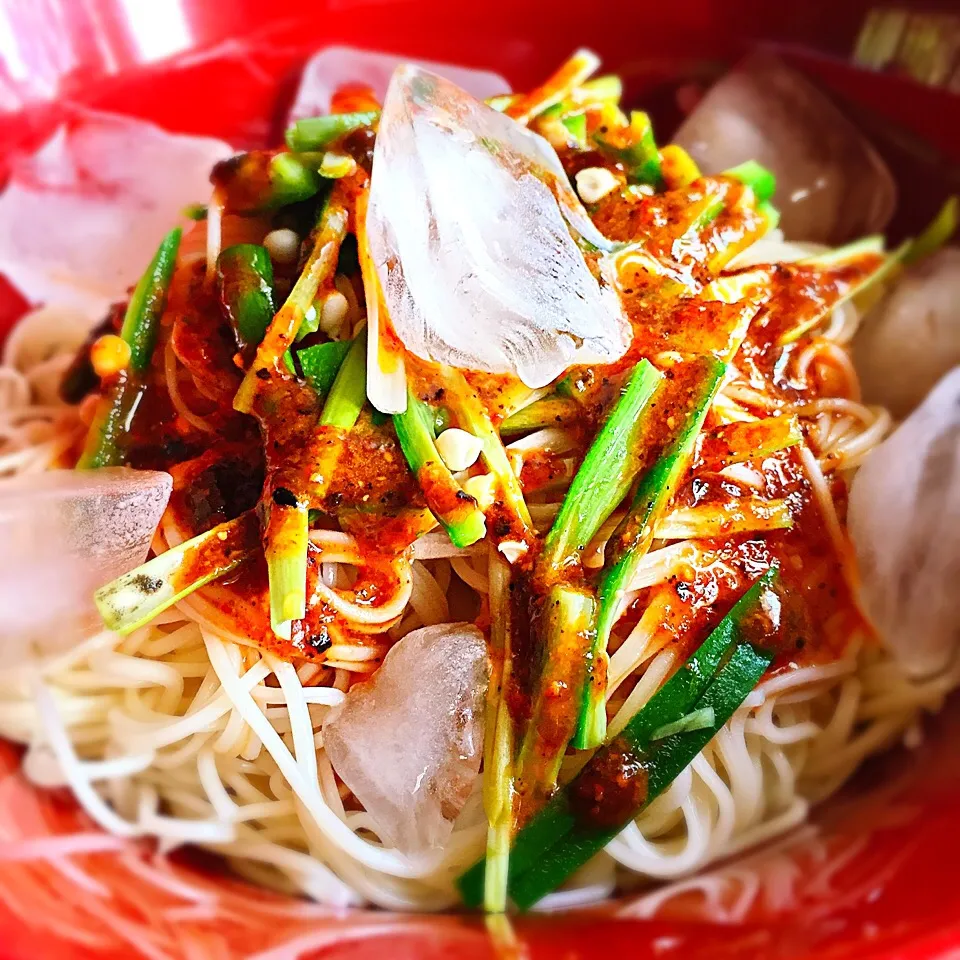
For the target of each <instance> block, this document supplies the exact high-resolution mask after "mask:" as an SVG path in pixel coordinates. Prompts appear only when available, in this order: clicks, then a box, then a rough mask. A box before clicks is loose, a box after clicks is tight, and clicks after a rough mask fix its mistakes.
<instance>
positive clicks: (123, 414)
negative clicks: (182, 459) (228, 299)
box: [77, 227, 181, 469]
mask: <svg viewBox="0 0 960 960" xmlns="http://www.w3.org/2000/svg"><path fill="white" fill-rule="evenodd" d="M180 233H181V231H180V228H179V227H177V228H176V229H174V230H171V231H170V233H168V234H167V235H166V237H164V238H163V240H162V242H161V243H160V246H159V247H158V248H157V252H156V253H155V254H154V257H153V260H151V261H150V265H149V266H148V267H147V269H146V271H145V272H144V274H143V276H141V277H140V280H139V281H138V282H137V286H136V287H135V288H134V291H133V296H131V298H130V302H129V304H128V305H127V311H126V313H125V314H124V318H123V325H122V327H121V329H120V336H121V338H122V339H123V340H124V341H125V342H126V343H127V346H129V347H130V361H129V364H128V366H127V369H126V370H125V371H123V372H121V373H120V374H119V376H118V377H117V378H116V380H115V381H114V382H113V383H112V384H111V385H110V387H109V389H108V390H107V391H106V392H105V393H104V394H103V395H102V396H101V398H100V400H99V401H98V403H97V409H96V411H95V413H94V417H93V423H92V424H91V425H90V430H89V432H88V433H87V440H86V443H85V445H84V448H83V453H82V454H81V455H80V459H79V461H78V462H77V467H78V468H79V469H91V468H97V467H112V466H117V465H118V464H121V463H123V460H124V454H123V450H122V441H123V438H124V437H125V436H126V435H127V434H128V433H129V432H130V429H131V426H132V423H133V418H134V416H135V414H136V412H137V407H138V406H139V404H140V400H141V398H142V397H143V391H144V383H143V379H142V378H143V375H144V374H145V373H146V371H147V369H148V368H149V366H150V360H151V358H152V357H153V350H154V347H155V346H156V342H157V334H158V332H159V330H160V318H161V317H162V316H163V311H164V309H165V308H166V305H167V293H168V291H169V289H170V280H171V278H172V276H173V270H174V266H175V265H176V262H177V251H178V249H179V248H180Z"/></svg>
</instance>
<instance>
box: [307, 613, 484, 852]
mask: <svg viewBox="0 0 960 960" xmlns="http://www.w3.org/2000/svg"><path fill="white" fill-rule="evenodd" d="M488 677H489V665H488V662H487V647H486V642H485V641H484V638H483V634H482V633H481V632H480V631H479V630H478V629H477V628H476V627H475V626H473V625H472V624H469V623H453V624H450V623H443V624H440V625H438V626H434V627H424V628H423V629H421V630H414V631H413V632H412V633H408V634H407V635H406V636H405V637H404V638H403V639H402V640H401V641H400V642H399V643H397V644H396V646H394V647H393V649H391V651H390V652H389V653H388V654H387V656H386V657H385V659H384V661H383V665H382V666H381V667H380V669H379V670H378V671H377V672H376V673H375V674H374V675H373V678H372V679H371V680H369V681H367V682H364V683H359V684H356V685H355V686H353V687H351V689H350V692H349V693H348V694H347V698H346V700H345V702H344V704H343V707H342V708H341V710H340V712H339V713H338V714H337V715H336V717H334V718H333V719H331V720H329V721H328V722H327V723H326V725H325V726H324V728H323V743H324V747H325V748H326V751H327V756H328V757H329V758H330V762H331V763H332V764H333V768H334V770H336V771H337V773H338V774H339V775H340V777H341V779H342V780H343V781H344V783H346V785H347V786H348V787H349V788H350V789H351V790H352V791H353V792H354V793H355V794H356V796H357V799H358V800H359V801H360V802H361V803H362V804H363V805H364V807H365V808H366V810H367V812H368V813H369V814H370V816H371V817H373V819H374V820H375V821H376V823H377V826H378V827H379V829H380V834H381V838H382V839H383V840H384V841H385V842H386V843H389V844H392V845H394V846H396V847H397V848H399V849H400V850H402V851H403V852H404V853H406V854H407V855H408V856H410V857H413V858H417V857H424V856H428V855H429V854H430V853H431V852H432V850H433V849H434V848H437V847H439V846H441V845H442V844H443V843H444V841H445V840H446V839H447V837H448V836H449V835H450V832H451V830H452V829H453V820H454V818H455V817H456V816H457V814H458V813H459V812H460V810H461V809H462V808H463V805H464V803H465V802H466V799H467V797H468V796H469V794H470V791H471V790H472V788H473V785H474V782H475V781H476V778H477V775H478V773H479V770H480V755H481V752H482V747H483V704H484V697H485V695H486V688H487V681H488Z"/></svg>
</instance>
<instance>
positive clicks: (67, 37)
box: [0, 0, 960, 960]
mask: <svg viewBox="0 0 960 960" xmlns="http://www.w3.org/2000/svg"><path fill="white" fill-rule="evenodd" d="M620 6H621V4H616V3H608V4H605V5H603V4H593V5H590V4H583V3H573V2H570V0H553V2H551V3H549V4H547V3H544V2H539V0H529V2H525V3H522V4H519V3H517V2H516V0H513V2H508V0H487V2H486V3H484V4H452V3H435V2H428V0H304V2H291V0H288V2H286V3H284V4H282V5H271V4H264V3H262V2H257V3H254V2H253V0H233V2H232V3H230V4H225V3H217V4H214V3H207V2H204V0H85V2H84V3H70V4H60V3H48V2H38V3H36V4H26V3H21V2H19V0H0V145H2V146H0V182H2V178H3V172H4V166H5V158H6V157H9V156H10V154H11V153H12V152H13V151H14V150H16V149H23V148H29V147H30V146H33V145H36V144H38V143H40V142H41V141H42V140H43V139H44V137H45V136H46V135H47V134H48V133H49V132H50V131H51V130H52V129H53V127H54V126H55V125H56V123H57V121H58V118H59V117H60V116H61V115H62V112H63V109H64V107H65V106H66V105H68V104H71V103H82V104H85V105H87V106H94V107H97V108H99V109H103V110H110V111H115V112H121V113H126V114H130V115H133V116H137V117H143V118H146V119H149V120H152V121H155V122H157V123H159V124H161V125H162V126H164V127H166V128H168V129H170V130H173V131H181V132H185V133H203V134H210V135H215V136H219V137H222V138H224V139H226V140H229V141H231V142H232V143H234V144H235V145H237V146H251V145H257V144H261V143H264V142H266V141H268V140H269V139H271V138H272V137H275V136H276V135H277V133H278V131H279V124H280V119H281V118H282V116H283V113H284V110H285V108H286V105H287V104H288V103H289V101H290V99H291V97H292V94H293V90H294V88H295V84H296V79H297V75H298V70H299V67H300V65H301V64H302V63H303V61H304V60H305V59H306V57H307V56H308V55H309V54H311V53H313V52H315V51H316V50H317V49H319V48H321V47H323V46H326V45H330V44H334V43H341V44H342V43H347V44H352V45H354V46H361V47H366V48H369V49H381V50H389V51H397V52H401V53H403V54H405V55H409V56H416V57H423V58H429V59H435V60H442V61H447V62H454V63H462V64H464V65H468V66H477V67H481V66H482V67H486V68H490V69H493V70H496V71H499V72H500V73H502V74H504V75H505V76H506V77H508V78H509V79H510V80H511V82H512V83H513V84H514V85H515V87H516V88H523V87H525V86H531V85H533V84H534V83H535V82H536V81H537V80H538V79H540V78H542V77H543V76H545V75H546V73H547V72H548V71H549V70H550V68H551V67H553V66H554V65H556V64H557V63H558V62H560V61H561V60H562V59H563V57H564V56H565V55H567V54H568V53H569V52H570V50H571V49H572V48H574V47H576V46H580V45H588V46H590V47H592V48H594V49H595V50H597V51H598V52H599V53H600V54H601V55H602V56H603V58H604V61H605V67H606V69H609V70H611V71H613V72H617V73H619V74H621V76H622V77H623V78H624V81H625V84H626V99H627V101H628V102H629V101H631V100H633V101H639V100H640V99H641V98H642V99H643V102H644V104H645V105H647V106H651V107H652V109H653V112H654V114H655V119H658V120H659V128H660V129H661V131H664V132H666V131H665V128H666V127H668V126H669V124H670V123H671V122H675V120H676V118H677V116H678V114H677V109H676V100H675V97H674V93H675V91H676V86H677V83H678V80H679V79H680V78H687V79H690V78H698V77H699V78H701V80H706V79H707V78H709V77H710V76H712V75H715V74H716V73H717V72H718V71H719V69H720V68H721V66H722V64H723V63H725V62H729V61H730V60H732V59H735V58H736V57H737V56H739V55H740V54H741V53H742V52H743V51H744V50H745V49H747V48H748V47H750V46H752V45H754V44H755V43H757V42H761V41H763V42H773V43H777V44H778V45H779V46H780V49H781V52H782V53H783V54H784V55H785V56H787V57H788V58H789V59H791V60H792V61H793V62H794V63H795V64H797V65H799V66H801V67H802V68H803V69H804V70H805V71H806V72H807V73H808V74H810V75H811V76H812V77H813V78H814V79H815V80H817V81H818V82H819V83H821V84H822V85H824V86H825V87H827V88H829V89H830V90H831V91H832V92H833V93H834V94H835V95H837V96H838V97H840V98H841V99H842V100H844V101H845V105H846V107H847V109H848V110H849V111H851V112H852V113H854V114H855V115H856V117H857V119H858V120H859V121H860V122H861V123H862V124H864V125H865V126H866V128H867V129H868V130H869V132H870V134H871V136H872V137H873V139H874V140H875V142H876V143H877V145H878V146H879V147H880V149H881V152H883V153H885V154H886V156H887V159H888V162H890V163H891V165H892V166H893V168H894V170H895V172H896V173H897V175H898V177H899V180H900V187H901V213H900V215H899V217H898V220H897V221H896V222H895V224H894V225H893V232H894V233H898V232H903V231H905V230H908V229H911V228H912V227H913V226H914V225H915V224H916V223H918V222H922V221H923V220H924V219H926V218H927V217H928V216H929V214H930V213H931V212H932V210H933V209H934V207H935V206H936V204H937V203H938V201H939V200H942V197H943V194H944V192H945V189H946V185H947V184H949V183H954V184H955V183H957V182H958V175H957V167H956V164H957V162H960V141H958V140H957V138H956V136H955V131H956V129H957V127H958V121H960V98H958V97H956V96H953V95H951V94H949V93H946V92H944V91H939V90H934V89H931V88H927V87H922V86H920V85H919V84H916V83H914V82H912V81H911V80H909V79H905V78H902V77H896V76H888V75H876V74H869V73H865V72H862V71H859V70H857V69H855V68H853V67H851V66H850V65H848V64H847V63H846V62H845V60H844V58H845V57H846V55H847V53H848V51H849V50H851V49H852V46H853V41H854V37H855V35H856V33H857V30H858V29H859V26H860V25H861V23H862V21H863V18H864V15H865V12H866V10H867V8H868V7H869V3H868V2H861V0H848V2H844V3H842V4H839V3H830V2H812V0H807V2H806V3H804V4H779V5H776V6H774V5H766V4H756V3H754V2H751V0H723V2H722V3H721V2H713V0H683V2H680V0H675V2H674V3H672V4H654V3H641V2H635V3H632V4H629V5H627V4H623V5H622V6H623V7H624V9H622V10H621V9H618V7H620ZM628 8H629V9H628ZM931 147H932V148H935V149H934V150H931V149H930V148H931ZM24 307H25V303H24V301H23V300H22V299H21V298H20V297H19V295H18V294H17V293H16V292H15V291H14V290H13V289H12V288H11V287H10V286H9V285H8V284H7V283H6V282H5V281H4V280H3V277H2V276H0V335H2V333H3V331H4V330H5V329H7V328H8V327H9V325H10V323H12V322H13V321H14V320H15V319H16V317H17V316H18V315H19V314H20V313H21V312H22V311H23V309H24ZM958 706H960V705H958V704H954V705H953V707H950V708H948V710H947V711H946V713H945V714H944V715H942V716H941V717H940V718H939V719H938V720H937V721H936V722H929V723H928V728H929V729H928V731H927V734H928V735H927V739H926V742H925V744H924V745H923V746H922V747H921V748H920V749H918V750H914V751H906V750H899V751H896V752H894V753H892V754H890V755H888V756H886V757H883V758H880V759H878V760H875V761H872V762H871V763H870V764H868V765H867V767H866V768H865V769H864V770H863V771H862V772H861V773H860V774H859V775H858V777H857V778H856V780H855V782H854V783H852V784H850V785H849V786H848V787H847V788H846V789H845V790H844V791H843V792H842V793H841V794H840V795H838V796H836V797H834V798H833V799H832V800H831V801H830V802H828V803H827V804H826V805H825V806H824V807H823V808H822V809H820V810H818V811H817V812H816V814H815V816H814V818H813V821H812V823H811V824H810V825H807V826H805V827H803V828H801V829H800V830H798V831H796V832H795V833H794V834H792V835H791V836H789V837H787V838H785V839H784V840H781V841H778V842H777V843H775V844H774V845H773V846H771V847H767V848H764V849H762V850H760V851H759V852H754V853H750V854H748V855H746V856H744V857H741V858H739V859H738V860H737V861H735V862H732V863H730V864H727V865H721V866H720V867H718V868H714V869H712V870H711V871H709V873H708V874H707V878H706V879H705V880H703V881H698V882H683V883H680V884H675V885H673V886H671V887H668V888H660V889H659V890H658V891H657V892H656V894H655V895H650V894H648V895H645V896H638V897H634V898H631V899H623V900H620V901H618V902H616V903H612V904H609V905H607V906H605V907H603V908H601V909H590V910H580V911H575V912H571V913H568V914H564V915H551V916H549V917H545V916H533V917H524V918H521V919H520V920H518V921H517V922H516V924H515V927H516V931H517V938H518V941H519V944H520V946H519V947H518V950H517V952H516V954H515V955H516V956H528V957H531V958H540V957H557V958H560V957H562V958H565V960H566V958H570V960H574V958H594V957H596V958H608V957H611V956H623V957H628V956H629V957H648V956H649V957H667V958H669V957H671V956H673V957H683V958H687V960H693V958H710V960H722V958H759V957H763V958H772V957H778V958H807V957H809V958H813V957H817V958H831V957H857V958H870V960H880V958H910V960H927V958H935V957H947V956H957V955H958V953H957V951H960V884H958V883H957V882H956V877H957V864H958V863H960V830H958V828H957V822H958V818H960V755H958V754H957V752H956V750H955V749H952V745H953V744H955V743H956V742H957V739H956V738H957V737H958V736H960V709H957V707H958ZM0 749H2V747H0ZM0 759H2V758H0ZM57 802H58V803H59V802H62V801H61V800H57ZM0 854H2V851H0ZM0 864H2V855H0ZM0 869H2V866H0ZM184 923H185V924H189V923H190V921H189V920H185V921H184ZM331 924H333V925H335V930H336V931H337V932H336V933H334V934H333V935H332V936H331V938H330V941H329V942H328V943H327V944H326V945H325V946H324V947H322V948H319V949H318V948H310V949H309V950H308V951H307V953H306V954H304V955H310V956H323V957H330V958H333V957H335V958H338V960H345V958H353V960H360V958H366V957H369V958H373V957H382V956H390V957H395V958H403V957H411V958H413V957H417V958H440V957H457V958H471V960H472V958H480V957H493V956H499V955H503V954H502V950H503V948H500V950H499V951H498V948H497V947H496V946H495V945H494V943H493V942H492V940H491V939H490V938H489V937H488V935H487V933H486V930H485V927H484V925H483V923H482V921H480V920H479V919H476V918H452V917H425V918H424V917H419V918H413V917H410V918H395V919H389V920H387V918H386V917H385V916H384V915H382V914H380V915H375V916H374V915H371V914H370V913H362V912H357V913H356V914H353V915H349V916H347V917H341V918H338V919H336V920H331ZM371 929H375V930H376V935H375V936H373V937H370V931H371ZM268 945H269V944H267V943H262V944H261V943H250V944H246V945H245V946H246V947H248V948H249V951H250V952H251V953H255V952H256V951H257V950H259V949H263V948H264V947H266V946H268ZM524 951H525V952H524ZM106 956H113V954H105V953H102V952H95V951H93V952H91V951H89V950H83V949H79V948H77V947H75V946H70V945H68V944H66V943H65V942H64V941H63V940H60V939H58V938H57V936H56V935H55V934H53V933H51V932H49V931H44V929H43V923H42V921H40V922H37V923H34V924H30V925H25V924H24V923H23V921H22V920H19V919H17V918H16V916H15V915H14V914H13V913H12V912H11V911H10V910H9V909H8V908H7V907H6V906H5V905H4V904H3V902H2V900H0V960H23V958H27V957H30V958H54V957H56V958H76V960H80V958H93V957H106Z"/></svg>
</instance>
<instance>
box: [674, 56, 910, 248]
mask: <svg viewBox="0 0 960 960" xmlns="http://www.w3.org/2000/svg"><path fill="white" fill-rule="evenodd" d="M675 140H676V142H677V143H679V144H680V145H681V146H683V147H686V149H687V150H688V151H689V152H690V155H691V156H692V157H693V159H694V160H696V161H697V163H698V164H699V166H700V169H701V170H703V172H704V173H720V172H722V171H723V170H728V169H729V168H730V167H733V166H736V165H737V164H739V163H743V162H744V161H745V160H756V161H758V162H759V163H762V164H763V165H764V166H766V167H769V168H770V169H771V170H773V172H774V173H775V174H776V175H777V192H776V195H775V196H774V198H773V200H774V203H775V204H776V205H777V207H778V208H779V209H780V211H781V214H782V217H781V221H780V225H781V227H782V228H783V232H784V234H785V235H786V237H787V239H788V240H815V241H820V242H823V243H830V244H837V243H842V242H843V241H845V240H853V239H855V238H857V237H860V236H863V235H864V234H868V233H876V232H880V231H882V230H883V228H884V227H885V226H886V224H887V221H888V220H889V219H890V217H891V215H892V214H893V209H894V206H895V204H896V186H895V184H894V181H893V177H892V176H891V175H890V171H889V170H888V169H887V167H886V164H884V162H883V160H882V159H881V158H880V156H879V155H878V154H877V152H876V151H875V150H874V149H873V147H872V146H871V145H870V144H869V143H868V142H867V141H866V140H865V139H864V137H863V136H862V135H861V134H860V132H859V131H858V130H857V129H856V128H855V127H854V126H853V124H852V123H850V121H849V120H847V118H846V117H845V116H843V114H842V113H841V112H840V111H839V110H838V109H837V107H836V106H835V105H834V104H833V103H832V102H831V101H830V100H829V99H827V97H826V96H824V94H823V93H821V92H820V91H819V90H818V89H817V88H816V87H815V86H814V85H813V84H812V83H810V81H809V80H807V79H806V77H804V76H803V75H802V74H800V73H798V72H797V71H796V70H794V69H792V68H791V67H788V66H787V65H786V64H785V63H783V62H782V61H781V60H780V59H779V58H777V57H775V56H773V55H772V54H770V53H767V52H763V53H757V54H754V55H753V56H751V57H749V58H748V59H747V60H746V61H744V62H743V63H742V64H740V65H739V66H738V67H737V68H736V69H735V70H732V71H731V72H730V73H728V74H727V75H726V76H725V77H724V78H723V79H722V80H720V81H719V83H717V84H716V85H715V86H713V87H711V89H710V90H709V91H708V92H707V94H706V96H705V97H704V98H703V100H701V101H700V103H699V104H698V106H697V107H696V109H695V110H694V111H693V112H692V113H691V114H690V116H689V117H687V119H686V121H685V122H684V123H683V125H682V126H681V127H680V129H679V130H678V131H677V134H676V137H675Z"/></svg>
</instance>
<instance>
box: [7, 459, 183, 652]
mask: <svg viewBox="0 0 960 960" xmlns="http://www.w3.org/2000/svg"><path fill="white" fill-rule="evenodd" d="M172 487H173V480H172V478H171V477H170V475H169V474H168V473H155V472H153V471H145V470H124V469H120V468H116V469H112V468H111V469H105V470H55V471H52V472H50V473H42V474H37V475H30V476H21V477H16V478H14V479H9V480H2V481H0V649H2V650H3V651H4V652H13V653H15V654H20V653H23V652H25V651H27V650H34V651H36V652H39V653H50V652H55V651H58V650H63V649H66V648H67V647H69V646H70V645H71V644H73V643H75V642H77V641H78V640H80V639H82V638H83V637H84V636H86V635H88V634H89V633H90V632H91V631H92V630H96V629H98V628H99V627H100V619H99V617H98V615H97V613H96V609H95V607H94V605H93V592H94V590H95V589H96V588H97V587H100V586H102V585H103V584H104V583H107V582H108V581H109V580H112V579H114V577H117V576H119V575H120V574H121V573H125V572H126V571H127V570H131V569H133V568H134V567H136V566H138V565H139V564H141V563H142V562H143V560H144V559H145V558H146V555H147V550H148V549H149V547H150V541H151V539H152V538H153V533H154V530H156V527H157V524H158V523H159V522H160V517H161V515H162V514H163V511H164V508H165V507H166V505H167V499H168V498H169V496H170V490H171V489H172Z"/></svg>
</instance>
